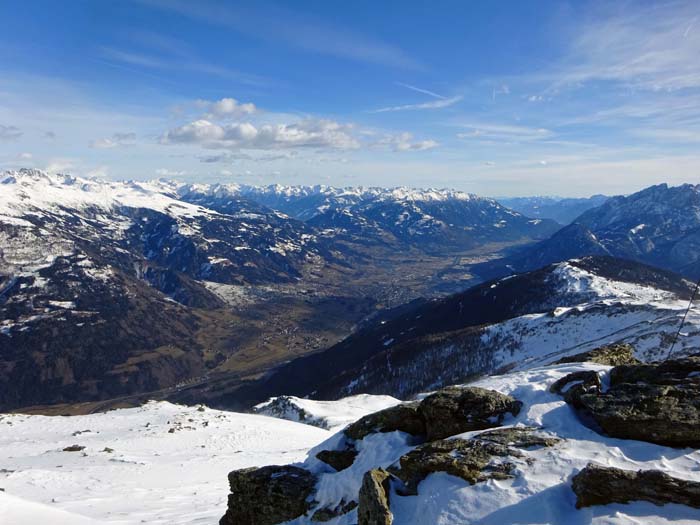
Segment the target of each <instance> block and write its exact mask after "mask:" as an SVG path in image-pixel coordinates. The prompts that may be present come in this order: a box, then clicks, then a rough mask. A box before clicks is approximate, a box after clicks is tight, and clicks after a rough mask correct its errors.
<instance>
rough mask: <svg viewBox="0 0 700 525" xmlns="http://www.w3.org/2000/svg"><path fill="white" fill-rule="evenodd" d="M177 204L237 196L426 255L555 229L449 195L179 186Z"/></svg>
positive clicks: (473, 198)
mask: <svg viewBox="0 0 700 525" xmlns="http://www.w3.org/2000/svg"><path fill="white" fill-rule="evenodd" d="M178 193H179V194H180V196H181V198H182V199H183V200H186V201H189V202H201V201H202V195H205V196H208V197H210V198H211V199H213V201H210V202H212V203H213V206H214V207H216V205H215V203H216V202H217V201H218V202H223V203H225V202H227V201H228V200H230V199H231V198H245V199H248V200H252V201H255V202H258V203H260V204H262V205H264V206H268V207H270V208H273V209H277V210H280V211H283V212H284V213H287V214H288V215H290V216H292V217H295V218H297V219H300V220H304V221H307V223H308V224H310V225H313V226H315V227H317V228H319V229H321V230H333V231H334V232H335V234H336V235H339V234H342V235H350V236H352V238H354V239H357V240H364V242H372V241H375V242H376V241H377V240H385V241H386V237H388V238H389V239H391V240H395V241H398V242H401V243H405V244H408V245H411V246H417V247H419V248H422V249H426V250H431V251H432V250H434V249H436V248H438V247H439V248H441V249H442V250H446V249H454V248H455V247H460V248H461V249H464V248H467V247H472V246H476V245H479V244H481V243H485V242H499V241H512V240H517V239H541V238H545V237H546V236H548V235H549V234H551V233H553V232H554V231H556V229H558V225H557V224H556V223H554V221H551V220H548V219H547V220H543V219H530V218H528V217H526V216H524V215H522V214H520V213H517V212H515V211H513V210H510V209H508V208H505V207H503V206H501V205H500V204H499V203H497V202H496V201H495V200H493V199H488V198H484V197H479V196H477V195H474V194H470V193H465V192H460V191H455V190H449V189H434V188H429V189H423V190H421V189H413V188H406V187H399V188H364V187H357V188H334V187H331V186H281V185H270V186H245V185H238V184H231V185H221V184H215V185H211V186H208V185H202V184H197V185H182V186H180V187H179V188H178Z"/></svg>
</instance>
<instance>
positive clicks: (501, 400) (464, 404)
mask: <svg viewBox="0 0 700 525" xmlns="http://www.w3.org/2000/svg"><path fill="white" fill-rule="evenodd" d="M521 406H522V403H521V402H520V401H516V400H515V399H513V398H512V397H510V396H506V395H503V394H501V393H499V392H496V391H494V390H486V389H484V388H478V387H449V388H443V389H442V390H440V391H438V392H436V393H434V394H431V395H430V396H428V397H426V398H425V399H424V400H423V401H421V403H420V405H419V407H418V412H419V413H420V415H421V416H422V417H423V420H424V421H425V428H426V433H427V438H428V440H429V441H433V440H436V439H443V438H446V437H449V436H453V435H455V434H461V433H462V432H468V431H470V430H483V429H485V428H491V427H496V426H499V425H500V424H501V423H502V422H503V418H504V417H505V415H506V414H508V413H510V414H512V415H514V416H515V415H517V414H518V413H519V412H520V408H521Z"/></svg>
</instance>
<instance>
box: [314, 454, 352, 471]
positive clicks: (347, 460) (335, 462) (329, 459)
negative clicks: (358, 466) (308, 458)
mask: <svg viewBox="0 0 700 525" xmlns="http://www.w3.org/2000/svg"><path fill="white" fill-rule="evenodd" d="M356 456H357V451H356V450H322V451H321V452H319V453H318V454H316V458H317V459H319V460H320V461H323V462H324V463H326V464H327V465H330V466H331V467H333V468H334V469H335V470H337V471H338V472H340V471H341V470H345V469H346V468H348V467H349V466H350V465H352V464H353V462H354V461H355V457H356Z"/></svg>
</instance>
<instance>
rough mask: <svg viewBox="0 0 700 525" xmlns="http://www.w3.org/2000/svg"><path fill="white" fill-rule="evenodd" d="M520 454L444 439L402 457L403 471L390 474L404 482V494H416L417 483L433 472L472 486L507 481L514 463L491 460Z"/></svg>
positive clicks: (474, 442)
mask: <svg viewBox="0 0 700 525" xmlns="http://www.w3.org/2000/svg"><path fill="white" fill-rule="evenodd" d="M521 455H522V454H521V453H520V452H518V451H516V450H511V449H509V448H508V447H507V446H504V445H501V444H498V443H489V442H484V441H477V440H472V439H470V440H465V439H445V440H439V441H432V442H429V443H425V444H424V445H421V446H419V447H416V448H415V449H413V450H411V451H410V452H409V453H408V454H405V455H403V456H401V459H399V467H400V468H395V467H394V468H391V472H392V474H394V475H395V476H396V477H397V478H399V479H400V480H401V481H403V483H404V486H405V490H404V491H403V492H404V494H406V495H409V494H417V493H418V484H419V483H420V482H421V481H423V480H424V479H425V478H426V477H427V476H428V475H429V474H432V473H434V472H446V473H447V474H451V475H453V476H457V477H459V478H462V479H463V480H465V481H468V482H469V483H471V484H472V485H473V484H475V483H478V482H480V481H485V480H487V479H505V478H508V477H510V472H511V471H512V469H513V467H512V464H511V463H507V462H502V463H492V460H493V459H494V458H496V457H508V456H513V457H520V456H521Z"/></svg>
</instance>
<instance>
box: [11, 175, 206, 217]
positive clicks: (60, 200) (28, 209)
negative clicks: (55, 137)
mask: <svg viewBox="0 0 700 525" xmlns="http://www.w3.org/2000/svg"><path fill="white" fill-rule="evenodd" d="M0 182H2V185H0V217H1V216H6V217H22V216H23V215H26V214H28V213H30V214H36V213H41V212H52V213H57V214H62V213H63V210H65V209H80V210H81V209H85V208H99V209H103V210H111V209H113V208H116V207H129V208H147V209H153V210H156V211H160V212H163V213H168V214H169V215H173V216H184V217H192V216H197V215H203V214H212V213H214V212H212V211H210V210H206V209H205V208H202V207H200V206H196V205H193V204H189V203H186V202H182V201H179V200H177V199H176V198H175V197H174V196H173V195H169V193H174V192H173V186H172V185H170V184H167V185H166V184H165V183H163V182H162V181H161V182H158V181H156V182H136V181H127V182H112V181H105V180H100V179H94V178H90V179H89V178H83V177H75V176H72V175H67V174H63V173H55V174H54V173H47V172H45V171H41V170H37V169H21V170H19V171H8V172H5V174H4V175H3V176H2V178H1V179H0Z"/></svg>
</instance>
